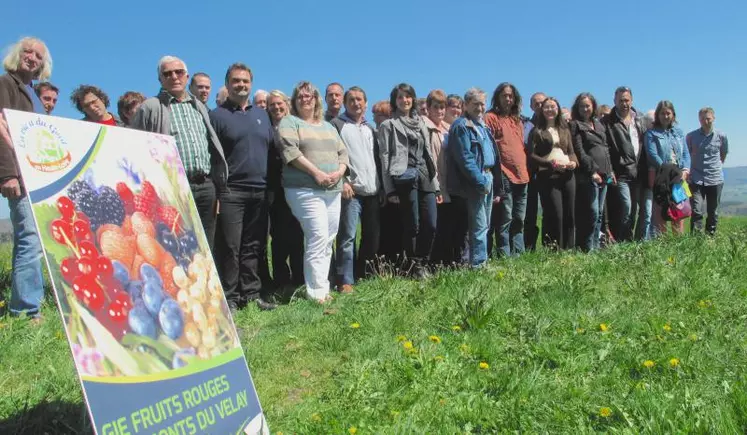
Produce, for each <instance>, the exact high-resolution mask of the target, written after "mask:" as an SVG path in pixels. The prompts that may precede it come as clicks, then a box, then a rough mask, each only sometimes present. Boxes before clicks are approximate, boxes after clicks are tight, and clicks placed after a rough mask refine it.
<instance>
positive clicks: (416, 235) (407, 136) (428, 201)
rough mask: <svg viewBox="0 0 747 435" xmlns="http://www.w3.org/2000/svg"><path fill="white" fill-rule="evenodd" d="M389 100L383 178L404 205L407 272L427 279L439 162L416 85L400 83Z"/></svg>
mask: <svg viewBox="0 0 747 435" xmlns="http://www.w3.org/2000/svg"><path fill="white" fill-rule="evenodd" d="M389 100H390V104H391V105H392V108H394V113H393V116H392V118H391V119H388V120H386V121H384V122H383V123H382V124H381V126H380V127H379V130H378V132H377V135H378V139H379V154H380V157H381V171H382V181H383V184H384V189H385V191H386V195H387V200H388V201H389V202H392V203H399V205H400V212H401V217H402V227H403V236H402V244H403V245H402V246H403V250H404V254H405V255H406V257H407V259H408V260H409V263H406V265H407V266H406V267H408V269H409V270H408V272H409V273H410V275H412V276H413V277H414V278H416V279H423V278H425V277H426V276H427V272H426V269H425V267H426V262H427V261H428V258H429V256H430V252H431V248H432V246H433V238H434V235H435V232H436V197H437V196H440V191H439V185H438V179H437V178H436V166H435V164H434V162H433V157H432V156H431V147H430V143H429V133H428V129H427V127H426V125H425V122H424V121H423V119H422V118H421V117H420V116H419V115H418V110H417V106H416V105H415V102H416V101H417V96H416V94H415V89H413V87H412V86H410V85H408V84H407V83H400V84H399V85H397V86H396V87H395V88H394V89H392V92H391V94H390V96H389Z"/></svg>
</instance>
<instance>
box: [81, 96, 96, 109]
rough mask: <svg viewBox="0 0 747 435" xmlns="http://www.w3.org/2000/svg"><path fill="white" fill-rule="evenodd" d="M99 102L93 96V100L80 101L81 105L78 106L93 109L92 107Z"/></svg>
mask: <svg viewBox="0 0 747 435" xmlns="http://www.w3.org/2000/svg"><path fill="white" fill-rule="evenodd" d="M99 101H101V100H100V99H99V97H96V96H94V97H93V99H91V100H88V101H81V104H80V105H81V106H83V107H86V108H91V107H93V106H94V105H95V104H96V103H98V102H99Z"/></svg>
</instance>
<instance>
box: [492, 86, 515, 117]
mask: <svg viewBox="0 0 747 435" xmlns="http://www.w3.org/2000/svg"><path fill="white" fill-rule="evenodd" d="M506 88H511V90H512V91H513V92H514V104H513V105H512V106H511V107H510V108H509V110H508V116H510V117H512V118H516V119H517V120H518V119H519V115H521V94H519V90H518V89H516V86H514V85H512V84H511V83H508V82H503V83H501V84H500V85H498V87H497V88H495V92H493V98H491V100H490V110H491V111H493V112H495V113H498V114H501V115H503V113H501V92H503V90H504V89H506Z"/></svg>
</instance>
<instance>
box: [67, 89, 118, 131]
mask: <svg viewBox="0 0 747 435" xmlns="http://www.w3.org/2000/svg"><path fill="white" fill-rule="evenodd" d="M70 101H71V102H72V103H73V105H74V106H75V108H76V109H78V111H79V112H80V113H82V114H83V115H84V118H83V120H84V121H88V122H95V123H98V124H104V125H112V126H117V127H124V124H123V123H122V121H121V120H120V119H119V118H117V117H116V116H114V114H112V113H111V112H109V111H108V110H107V109H108V108H109V96H108V95H106V93H105V92H104V91H102V90H101V89H100V88H97V87H96V86H90V85H80V86H78V88H77V89H75V90H74V91H73V93H72V95H70Z"/></svg>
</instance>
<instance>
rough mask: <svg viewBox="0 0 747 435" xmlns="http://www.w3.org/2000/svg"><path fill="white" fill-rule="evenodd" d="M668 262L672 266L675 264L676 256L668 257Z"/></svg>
mask: <svg viewBox="0 0 747 435" xmlns="http://www.w3.org/2000/svg"><path fill="white" fill-rule="evenodd" d="M667 264H669V265H670V266H671V265H674V257H669V258H667Z"/></svg>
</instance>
